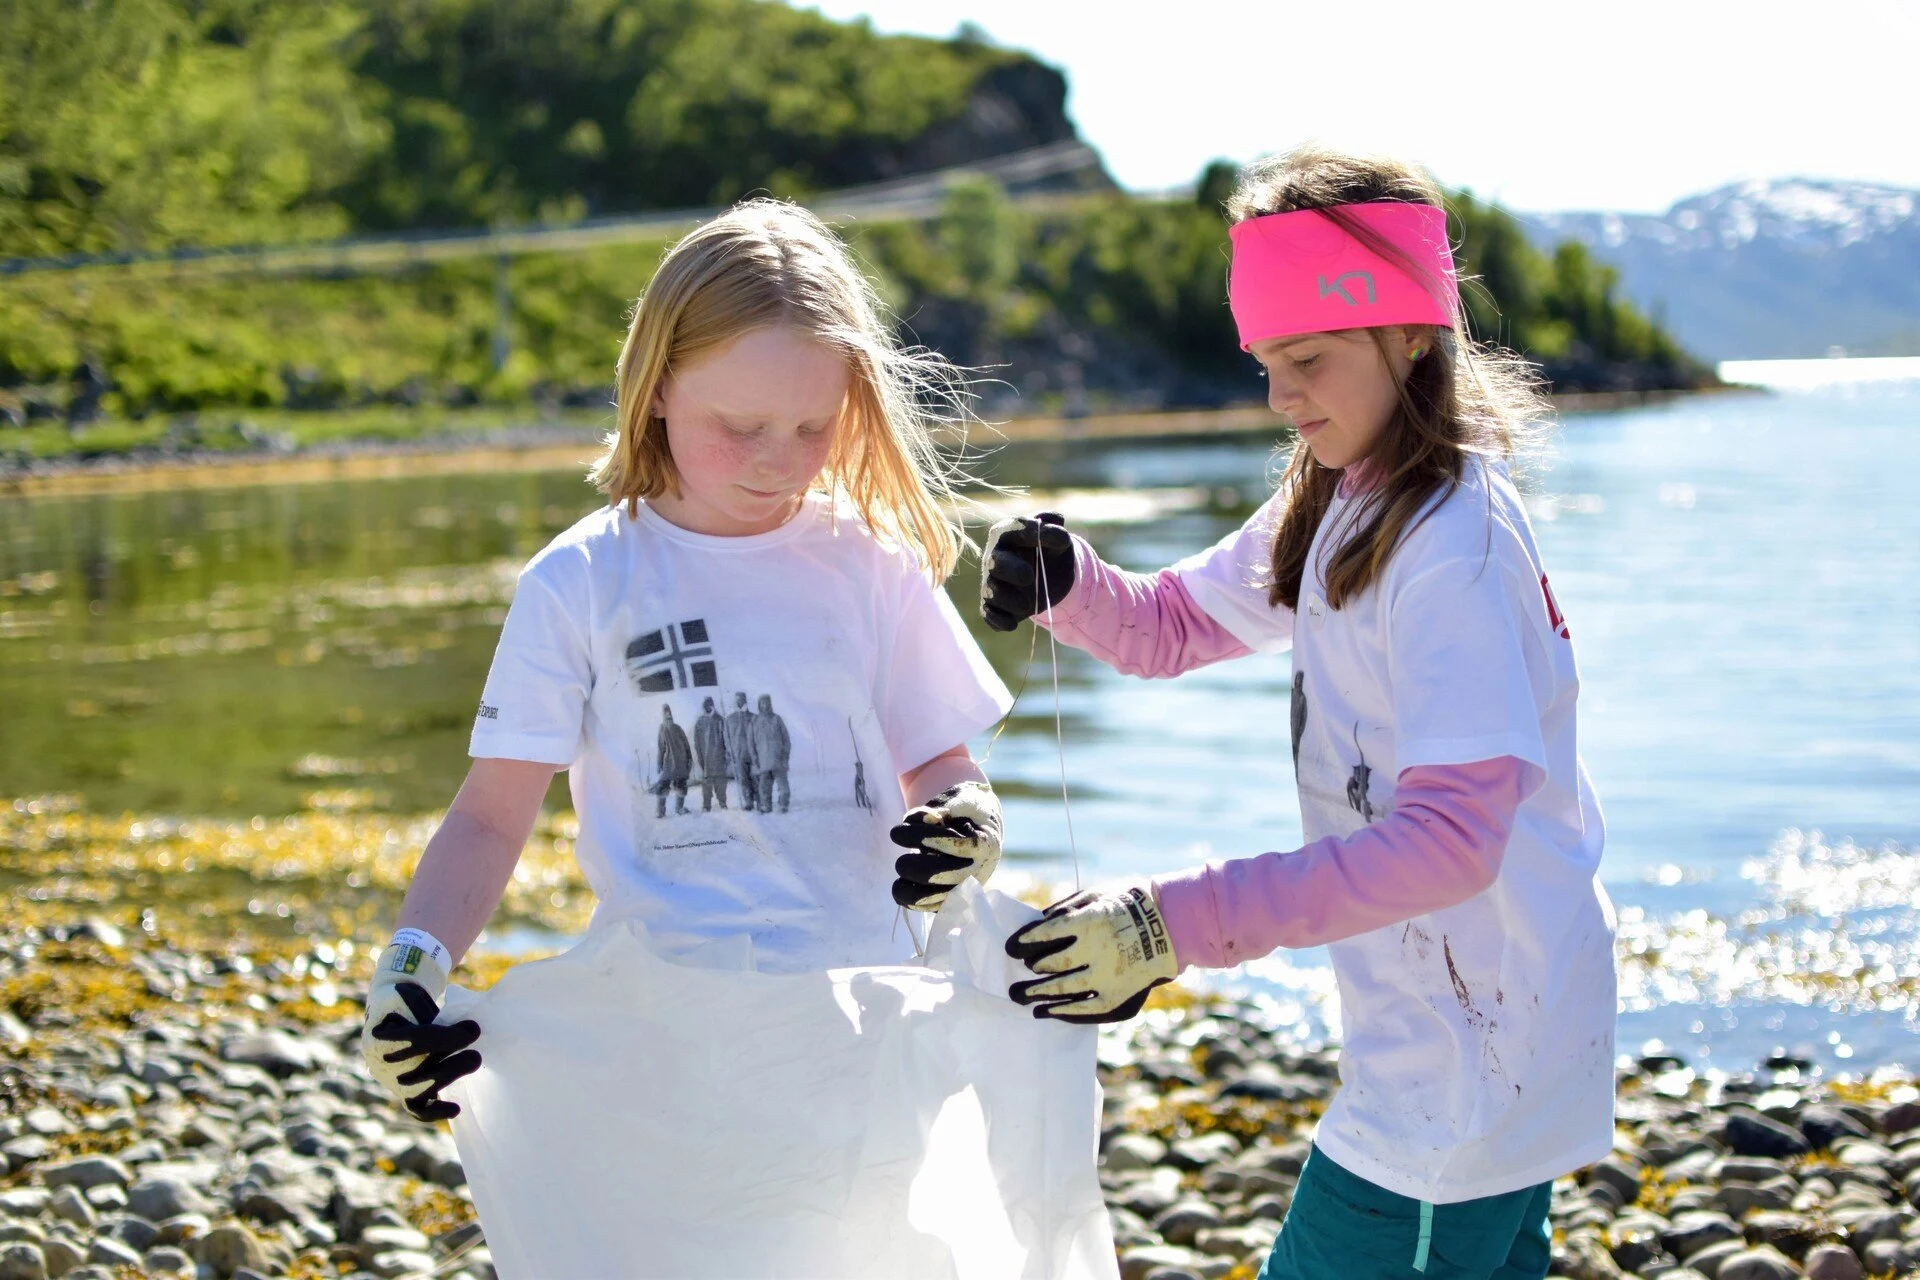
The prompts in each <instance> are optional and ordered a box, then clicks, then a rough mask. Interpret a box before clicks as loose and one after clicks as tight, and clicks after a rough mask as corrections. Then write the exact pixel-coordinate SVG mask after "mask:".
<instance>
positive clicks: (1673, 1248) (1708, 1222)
mask: <svg viewBox="0 0 1920 1280" xmlns="http://www.w3.org/2000/svg"><path fill="white" fill-rule="evenodd" d="M1745 1239H1746V1236H1745V1234H1744V1233H1743V1232H1742V1231H1741V1230H1740V1227H1739V1224H1738V1223H1736V1222H1734V1220H1733V1219H1732V1218H1729V1217H1728V1216H1727V1215H1726V1214H1724V1213H1714V1212H1711V1211H1705V1210H1702V1211H1695V1212H1691V1213H1682V1214H1676V1215H1675V1216H1674V1219H1673V1224H1672V1225H1671V1226H1670V1227H1668V1228H1667V1230H1665V1231H1663V1232H1662V1233H1661V1234H1660V1243H1661V1244H1663V1245H1665V1246H1666V1247H1667V1252H1669V1253H1671V1254H1672V1255H1673V1256H1674V1257H1676V1258H1678V1259H1680V1261H1682V1262H1685V1263H1688V1264H1691V1263H1692V1261H1693V1257H1694V1255H1695V1254H1697V1253H1699V1252H1700V1250H1702V1249H1705V1248H1706V1247H1707V1246H1709V1245H1714V1244H1719V1243H1720V1242H1722V1241H1725V1240H1745Z"/></svg>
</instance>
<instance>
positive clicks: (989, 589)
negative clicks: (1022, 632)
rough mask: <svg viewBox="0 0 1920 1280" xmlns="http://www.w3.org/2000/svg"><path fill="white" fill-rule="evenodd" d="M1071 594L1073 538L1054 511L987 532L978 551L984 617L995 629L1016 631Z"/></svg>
mask: <svg viewBox="0 0 1920 1280" xmlns="http://www.w3.org/2000/svg"><path fill="white" fill-rule="evenodd" d="M1071 590H1073V535H1072V534H1070V533H1068V532H1067V522H1066V520H1065V519H1063V518H1062V517H1061V516H1059V515H1057V514H1055V513H1054V512H1052V511H1042V512H1041V513H1040V514H1039V515H1037V516H1020V517H1019V518H1017V519H1014V520H1002V521H1001V522H1000V523H999V524H996V525H994V526H993V527H992V528H991V529H989V530H987V547H986V550H985V551H983V552H981V553H980V616H981V617H982V618H985V619H986V621H987V625H988V626H990V627H992V628H993V629H994V630H995V631H1012V630H1013V629H1014V628H1015V627H1018V626H1019V625H1020V624H1021V623H1022V622H1025V621H1026V620H1027V619H1028V618H1031V617H1032V616H1033V615H1034V614H1036V613H1040V612H1042V611H1044V610H1047V609H1051V608H1053V606H1055V605H1057V604H1059V603H1060V602H1061V601H1062V600H1064V599H1066V598H1067V592H1069V591H1071Z"/></svg>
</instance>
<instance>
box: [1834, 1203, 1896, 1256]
mask: <svg viewBox="0 0 1920 1280" xmlns="http://www.w3.org/2000/svg"><path fill="white" fill-rule="evenodd" d="M1907 1217H1908V1215H1906V1214H1903V1213H1900V1212H1899V1211H1898V1210H1894V1209H1878V1210H1871V1211H1869V1212H1867V1213H1864V1214H1862V1215H1861V1216H1860V1217H1858V1218H1855V1219H1854V1220H1853V1221H1852V1222H1851V1223H1850V1224H1848V1226H1847V1243H1848V1244H1850V1245H1852V1246H1853V1247H1854V1250H1855V1251H1856V1252H1864V1251H1865V1249H1866V1247H1867V1246H1868V1245H1870V1244H1872V1243H1873V1242H1874V1241H1875V1240H1898V1239H1899V1238H1900V1236H1901V1234H1902V1233H1903V1231H1904V1230H1905V1228H1906V1224H1907Z"/></svg>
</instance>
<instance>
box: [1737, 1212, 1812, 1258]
mask: <svg viewBox="0 0 1920 1280" xmlns="http://www.w3.org/2000/svg"><path fill="white" fill-rule="evenodd" d="M1741 1226H1742V1227H1743V1228H1744V1229H1745V1231H1746V1233H1747V1239H1748V1240H1749V1241H1751V1242H1752V1243H1754V1244H1757V1245H1758V1244H1769V1245H1772V1246H1773V1247H1774V1248H1776V1249H1778V1250H1780V1252H1782V1253H1784V1254H1786V1255H1787V1256H1788V1257H1790V1258H1804V1257H1806V1255H1807V1250H1808V1249H1811V1248H1812V1247H1813V1243H1814V1241H1816V1240H1818V1239H1819V1238H1820V1235H1821V1229H1820V1228H1819V1227H1817V1226H1815V1225H1814V1222H1813V1219H1811V1218H1809V1217H1807V1216H1806V1215H1805V1214H1799V1213H1791V1212H1787V1211H1784V1210H1777V1209H1770V1210H1763V1211H1762V1212H1759V1213H1754V1214H1749V1215H1748V1216H1747V1219H1746V1221H1745V1222H1743V1223H1742V1224H1741Z"/></svg>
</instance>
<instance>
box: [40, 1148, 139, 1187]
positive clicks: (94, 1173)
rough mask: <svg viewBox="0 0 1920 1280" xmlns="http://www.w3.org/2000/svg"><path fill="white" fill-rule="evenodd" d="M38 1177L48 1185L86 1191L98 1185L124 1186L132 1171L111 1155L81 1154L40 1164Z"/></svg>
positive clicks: (130, 1177) (131, 1177)
mask: <svg viewBox="0 0 1920 1280" xmlns="http://www.w3.org/2000/svg"><path fill="white" fill-rule="evenodd" d="M40 1177H41V1178H42V1179H43V1180H44V1181H45V1182H46V1184H47V1185H48V1186H49V1187H78V1188H79V1189H80V1190H82V1191H86V1190H88V1189H90V1188H93V1187H99V1186H108V1185H111V1186H117V1187H125V1186H126V1185H127V1184H128V1183H130V1182H132V1181H133V1173H132V1171H130V1170H129V1169H128V1168H127V1166H126V1165H124V1164H122V1163H121V1162H120V1161H118V1160H115V1159H114V1158H113V1157H112V1156H81V1157H79V1158H78V1159H75V1160H60V1161H56V1162H55V1163H52V1164H43V1165H41V1166H40Z"/></svg>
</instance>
